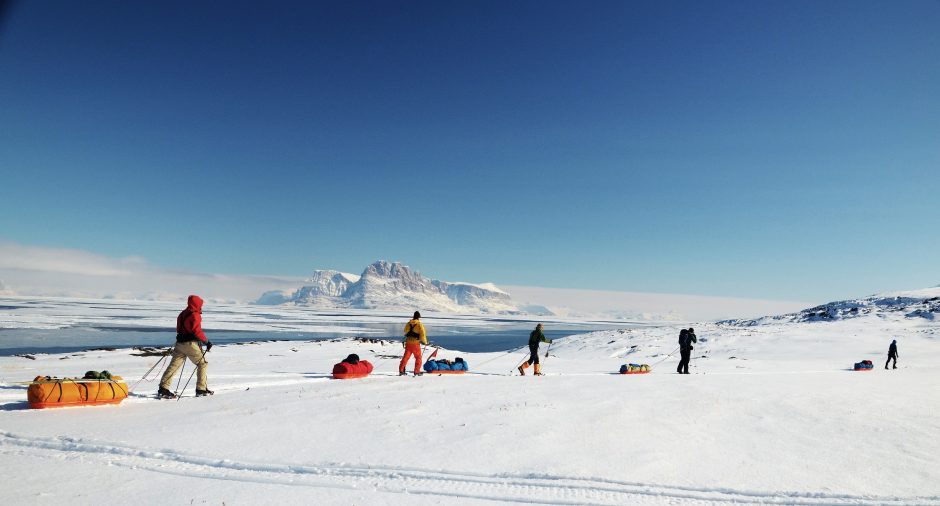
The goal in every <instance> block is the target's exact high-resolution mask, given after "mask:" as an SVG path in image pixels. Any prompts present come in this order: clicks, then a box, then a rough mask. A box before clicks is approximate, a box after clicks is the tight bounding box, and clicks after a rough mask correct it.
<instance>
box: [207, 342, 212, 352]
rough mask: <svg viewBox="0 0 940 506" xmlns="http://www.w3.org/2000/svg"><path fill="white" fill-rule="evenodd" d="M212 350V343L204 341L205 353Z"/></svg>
mask: <svg viewBox="0 0 940 506" xmlns="http://www.w3.org/2000/svg"><path fill="white" fill-rule="evenodd" d="M211 349H212V341H206V353H208V352H209V350H211Z"/></svg>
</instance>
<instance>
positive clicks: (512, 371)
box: [509, 354, 529, 374]
mask: <svg viewBox="0 0 940 506" xmlns="http://www.w3.org/2000/svg"><path fill="white" fill-rule="evenodd" d="M527 355H528V354H527ZM528 361H529V359H528V358H526V357H525V356H523V357H522V362H519V364H518V365H516V367H515V368H513V369H512V370H511V371H509V374H512V373H514V372H515V371H516V369H518V368H519V366H521V365H522V364H524V363H526V362H528Z"/></svg>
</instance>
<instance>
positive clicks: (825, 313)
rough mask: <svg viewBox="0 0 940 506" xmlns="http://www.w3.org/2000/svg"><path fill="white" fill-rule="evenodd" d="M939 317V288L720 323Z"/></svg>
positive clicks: (745, 323)
mask: <svg viewBox="0 0 940 506" xmlns="http://www.w3.org/2000/svg"><path fill="white" fill-rule="evenodd" d="M938 315H940V287H934V288H925V289H923V290H915V291H907V292H891V293H885V294H879V295H872V296H871V297H867V298H864V299H853V300H842V301H837V302H829V303H827V304H822V305H819V306H815V307H811V308H808V309H804V310H802V311H800V312H798V313H790V314H784V315H779V316H765V317H762V318H756V319H752V320H737V319H736V320H725V321H722V322H720V323H723V324H730V325H741V326H753V325H762V324H765V323H774V322H819V321H836V320H843V319H847V318H857V317H860V316H875V317H880V318H892V317H899V316H900V317H905V318H926V319H928V320H933V319H935V318H936V317H937V316H938Z"/></svg>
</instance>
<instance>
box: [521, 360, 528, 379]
mask: <svg viewBox="0 0 940 506" xmlns="http://www.w3.org/2000/svg"><path fill="white" fill-rule="evenodd" d="M526 367H529V363H528V362H523V363H522V365H520V366H519V375H520V376H525V369H526Z"/></svg>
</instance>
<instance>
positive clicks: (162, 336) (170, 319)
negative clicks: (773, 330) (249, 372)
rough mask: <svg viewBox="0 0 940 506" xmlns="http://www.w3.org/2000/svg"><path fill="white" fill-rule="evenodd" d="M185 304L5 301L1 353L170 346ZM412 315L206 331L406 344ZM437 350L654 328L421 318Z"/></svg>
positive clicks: (220, 311) (211, 326)
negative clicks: (535, 334) (537, 334)
mask: <svg viewBox="0 0 940 506" xmlns="http://www.w3.org/2000/svg"><path fill="white" fill-rule="evenodd" d="M183 307H184V304H181V303H176V302H162V301H159V302H158V301H124V300H121V301H118V300H108V299H105V300H91V299H59V298H22V297H6V298H0V355H16V354H24V353H67V352H72V351H81V350H87V349H93V348H128V347H134V346H154V347H161V346H169V345H171V344H172V343H173V342H174V338H175V325H176V316H177V314H179V311H181V310H182V309H183ZM410 317H411V314H410V313H409V312H401V311H387V310H375V311H372V310H317V309H310V308H304V307H294V306H256V305H235V304H211V303H207V305H206V308H205V310H204V312H203V329H204V330H205V331H206V334H207V335H208V336H209V339H210V340H211V341H212V342H213V343H217V344H224V343H234V342H250V341H270V340H293V341H310V340H324V339H335V338H342V337H367V338H374V339H400V338H401V332H402V328H403V327H404V325H405V323H407V321H408V320H409V318H410ZM422 321H423V322H424V324H425V327H426V328H427V330H428V336H429V338H430V340H431V342H432V343H433V344H437V345H440V346H443V347H445V348H449V349H455V350H462V351H467V352H477V353H485V352H494V351H503V350H508V349H512V348H516V347H519V346H523V345H525V344H526V342H527V340H528V336H529V332H531V330H532V329H533V328H534V327H535V324H536V323H538V322H542V323H544V324H545V334H546V336H547V337H548V338H549V339H555V338H559V337H564V336H568V335H573V334H583V333H587V332H593V331H598V330H606V329H623V328H635V327H649V326H652V325H651V324H648V323H643V322H634V321H625V320H609V321H604V320H598V321H579V320H573V319H563V318H555V317H532V316H518V315H509V316H507V315H454V314H434V313H423V318H422Z"/></svg>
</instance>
